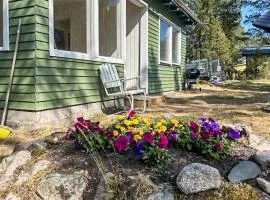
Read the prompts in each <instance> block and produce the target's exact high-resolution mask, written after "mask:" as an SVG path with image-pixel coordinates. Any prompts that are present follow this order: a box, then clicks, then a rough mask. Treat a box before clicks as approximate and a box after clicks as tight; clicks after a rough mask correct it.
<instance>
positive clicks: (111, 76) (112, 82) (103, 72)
mask: <svg viewBox="0 0 270 200" xmlns="http://www.w3.org/2000/svg"><path fill="white" fill-rule="evenodd" d="M99 70H100V78H101V81H102V83H103V86H104V89H105V92H106V94H107V96H126V97H127V98H128V100H129V102H130V110H133V109H134V95H138V94H143V96H144V100H143V108H142V109H143V112H144V111H145V109H146V89H145V88H140V77H134V78H129V79H120V78H119V76H118V73H117V70H116V67H115V65H113V64H103V65H101V66H100V67H99ZM130 80H136V89H125V85H126V82H127V81H130Z"/></svg>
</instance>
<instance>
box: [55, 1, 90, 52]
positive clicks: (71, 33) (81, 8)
mask: <svg viewBox="0 0 270 200" xmlns="http://www.w3.org/2000/svg"><path fill="white" fill-rule="evenodd" d="M86 34H87V31H86V0H54V42H55V43H54V48H55V49H60V50H65V51H75V52H82V53H86V52H87V36H86Z"/></svg>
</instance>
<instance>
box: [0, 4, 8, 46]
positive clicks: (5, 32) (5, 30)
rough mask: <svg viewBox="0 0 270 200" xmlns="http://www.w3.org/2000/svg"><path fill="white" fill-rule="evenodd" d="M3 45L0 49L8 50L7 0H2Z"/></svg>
mask: <svg viewBox="0 0 270 200" xmlns="http://www.w3.org/2000/svg"><path fill="white" fill-rule="evenodd" d="M2 30H3V46H2V47H0V51H8V50H9V5H8V0H3V27H2Z"/></svg>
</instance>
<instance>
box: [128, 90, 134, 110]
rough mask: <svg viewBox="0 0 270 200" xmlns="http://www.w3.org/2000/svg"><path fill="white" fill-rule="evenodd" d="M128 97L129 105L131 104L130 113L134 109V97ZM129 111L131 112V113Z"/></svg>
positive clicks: (129, 95)
mask: <svg viewBox="0 0 270 200" xmlns="http://www.w3.org/2000/svg"><path fill="white" fill-rule="evenodd" d="M126 97H127V98H128V100H129V104H130V111H131V110H133V109H134V96H133V95H132V94H127V95H126ZM130 111H129V112H130Z"/></svg>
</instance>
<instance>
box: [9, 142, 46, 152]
mask: <svg viewBox="0 0 270 200" xmlns="http://www.w3.org/2000/svg"><path fill="white" fill-rule="evenodd" d="M47 146H48V145H47V143H46V142H44V141H41V140H31V141H28V142H23V143H20V144H18V145H16V146H15V148H14V150H13V153H15V152H18V151H23V150H28V151H30V152H31V153H32V152H34V151H46V149H47Z"/></svg>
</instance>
